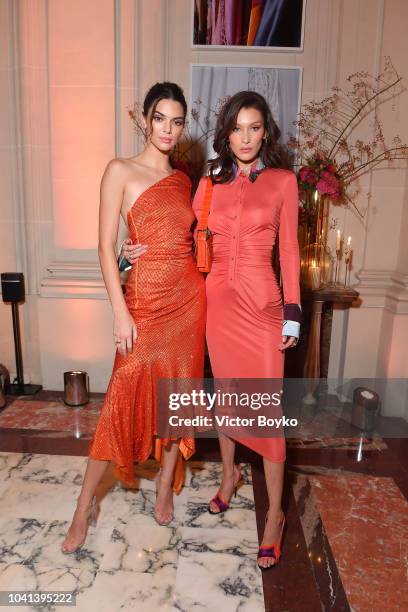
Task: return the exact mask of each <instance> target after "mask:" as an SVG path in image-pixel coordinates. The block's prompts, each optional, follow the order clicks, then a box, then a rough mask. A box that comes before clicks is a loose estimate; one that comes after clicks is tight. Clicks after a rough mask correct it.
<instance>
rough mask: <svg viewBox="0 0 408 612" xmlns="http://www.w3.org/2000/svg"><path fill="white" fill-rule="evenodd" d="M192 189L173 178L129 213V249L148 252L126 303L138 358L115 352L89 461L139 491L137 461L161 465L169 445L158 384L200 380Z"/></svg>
mask: <svg viewBox="0 0 408 612" xmlns="http://www.w3.org/2000/svg"><path fill="white" fill-rule="evenodd" d="M194 219H195V217H194V213H193V211H192V208H191V183H190V180H189V178H188V177H187V175H186V174H184V173H183V172H181V171H180V170H175V171H174V173H173V174H171V175H170V176H167V177H165V178H164V179H162V180H160V181H158V182H157V183H155V184H154V185H152V186H151V187H149V188H148V189H147V190H146V191H144V192H143V193H142V194H141V195H140V196H139V198H138V199H137V200H136V202H135V203H134V204H133V206H132V208H131V209H130V211H129V213H128V225H129V233H130V238H131V239H132V242H133V243H135V242H138V243H142V244H147V245H148V247H149V248H148V251H147V252H146V253H145V254H144V255H143V257H141V258H140V259H138V261H137V263H136V264H135V265H134V266H133V267H132V269H131V271H130V273H129V276H128V280H127V283H126V294H125V301H126V305H127V307H128V309H129V312H130V314H131V315H132V317H133V318H134V320H135V323H136V325H137V330H138V337H137V341H136V344H135V345H134V348H133V352H132V353H128V354H127V355H126V356H122V355H121V354H120V353H119V351H117V352H116V357H115V362H114V366H113V372H112V376H111V379H110V382H109V386H108V390H107V393H106V397H105V401H104V405H103V407H102V411H101V414H100V417H99V421H98V424H97V428H96V431H95V434H94V436H93V439H92V441H91V445H90V448H89V457H90V458H92V459H99V460H111V461H113V462H114V464H115V473H116V476H117V477H118V478H119V479H120V480H122V481H124V482H125V483H126V484H128V485H129V486H132V485H134V472H133V463H134V461H145V460H146V459H147V458H148V457H149V456H150V454H154V456H155V458H156V459H157V460H159V461H160V460H161V457H162V450H163V446H164V445H165V444H166V443H167V442H168V440H167V439H158V438H157V437H156V435H155V434H156V431H157V406H156V401H157V386H156V385H157V381H158V379H160V378H178V377H180V378H200V377H202V376H203V362H204V335H205V282H204V279H203V277H202V274H201V273H200V272H199V271H198V270H197V266H196V263H195V260H194V257H193V252H192V233H191V226H192V224H193V222H194ZM179 448H180V451H181V452H180V453H179V457H178V463H177V466H176V472H175V479H174V483H173V488H174V490H175V491H176V492H178V491H179V490H180V489H181V487H182V484H183V481H184V466H183V461H182V458H183V456H184V458H185V459H188V458H189V457H190V456H191V455H192V454H193V452H194V450H195V446H194V439H193V438H182V439H181V440H180V444H179Z"/></svg>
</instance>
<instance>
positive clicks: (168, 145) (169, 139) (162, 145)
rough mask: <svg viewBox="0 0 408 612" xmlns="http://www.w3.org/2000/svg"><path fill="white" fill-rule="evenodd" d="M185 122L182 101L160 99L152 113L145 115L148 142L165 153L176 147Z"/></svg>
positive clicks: (144, 122)
mask: <svg viewBox="0 0 408 612" xmlns="http://www.w3.org/2000/svg"><path fill="white" fill-rule="evenodd" d="M184 123H185V117H184V110H183V107H182V106H181V104H180V102H176V101H175V100H169V99H165V100H160V102H158V104H157V105H156V108H155V110H154V112H153V114H152V111H151V110H149V113H148V115H147V117H145V116H143V127H144V128H145V129H146V134H147V139H148V142H150V143H152V144H153V145H154V146H155V147H156V148H157V149H159V150H160V151H162V152H163V153H167V152H169V151H171V150H172V149H173V147H175V145H176V144H177V142H178V140H179V139H180V136H181V134H182V133H183V129H184Z"/></svg>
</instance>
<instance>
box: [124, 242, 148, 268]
mask: <svg viewBox="0 0 408 612" xmlns="http://www.w3.org/2000/svg"><path fill="white" fill-rule="evenodd" d="M146 251H147V245H146V244H132V241H131V239H130V238H128V239H127V240H125V241H124V243H123V246H122V253H123V255H124V257H125V259H127V260H128V262H129V263H131V264H134V263H135V262H136V261H137V260H138V259H139V257H140V256H141V255H144V254H145V253H146Z"/></svg>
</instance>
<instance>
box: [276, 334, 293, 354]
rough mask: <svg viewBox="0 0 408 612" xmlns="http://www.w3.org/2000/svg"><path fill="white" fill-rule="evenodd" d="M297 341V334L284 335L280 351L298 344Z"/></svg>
mask: <svg viewBox="0 0 408 612" xmlns="http://www.w3.org/2000/svg"><path fill="white" fill-rule="evenodd" d="M297 342H298V339H297V338H296V336H282V342H281V343H280V344H278V349H279V350H280V351H286V349H288V348H291V347H292V346H296V345H297Z"/></svg>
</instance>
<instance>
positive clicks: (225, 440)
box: [210, 432, 235, 512]
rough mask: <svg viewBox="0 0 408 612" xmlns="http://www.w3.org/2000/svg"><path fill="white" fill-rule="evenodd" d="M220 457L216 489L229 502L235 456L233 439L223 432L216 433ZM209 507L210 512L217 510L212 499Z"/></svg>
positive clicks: (233, 476) (232, 489)
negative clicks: (219, 477)
mask: <svg viewBox="0 0 408 612" xmlns="http://www.w3.org/2000/svg"><path fill="white" fill-rule="evenodd" d="M218 437H219V442H220V449H221V459H222V481H221V485H220V488H219V490H218V495H219V496H220V497H221V499H222V500H223V501H225V502H227V503H228V502H229V500H230V499H231V496H232V493H233V491H234V485H235V481H234V479H235V472H234V457H235V440H232V439H231V438H229V437H228V436H226V435H225V434H223V433H221V432H219V433H218ZM210 509H211V511H212V512H218V507H217V504H216V503H215V502H213V501H211V502H210Z"/></svg>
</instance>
